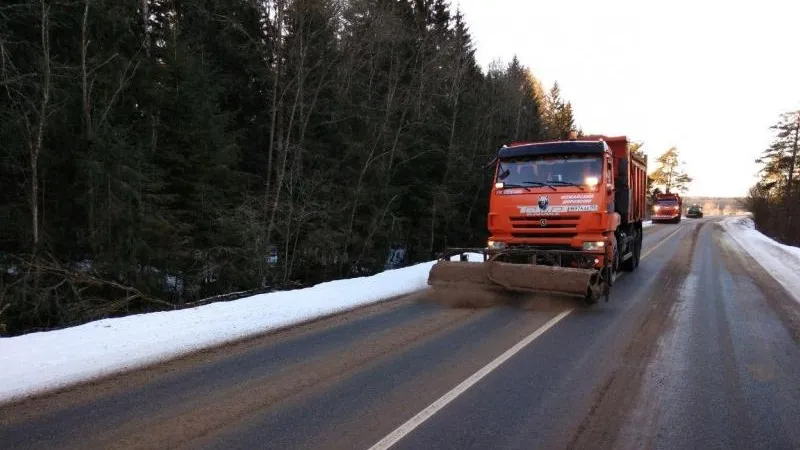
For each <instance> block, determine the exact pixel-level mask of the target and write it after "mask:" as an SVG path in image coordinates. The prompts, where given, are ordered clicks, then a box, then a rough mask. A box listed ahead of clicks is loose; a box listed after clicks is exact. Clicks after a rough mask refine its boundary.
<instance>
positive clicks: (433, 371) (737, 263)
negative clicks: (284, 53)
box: [0, 218, 800, 449]
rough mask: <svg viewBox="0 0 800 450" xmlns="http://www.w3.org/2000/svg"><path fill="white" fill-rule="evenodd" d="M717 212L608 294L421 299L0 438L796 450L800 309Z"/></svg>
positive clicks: (256, 346) (17, 408)
mask: <svg viewBox="0 0 800 450" xmlns="http://www.w3.org/2000/svg"><path fill="white" fill-rule="evenodd" d="M715 220H716V219H714V218H706V219H700V220H689V219H685V220H684V221H683V222H682V223H681V224H679V225H657V226H654V227H652V228H649V229H647V231H646V235H645V242H644V252H643V254H644V255H645V257H644V259H643V260H642V263H641V265H640V267H639V269H638V270H637V271H636V272H634V273H633V274H625V275H624V276H622V277H621V278H619V280H618V281H617V284H616V285H615V287H614V290H613V292H612V299H611V302H609V303H602V302H601V303H599V304H598V305H596V306H593V307H591V308H585V307H582V306H580V305H579V304H577V303H575V302H573V301H548V302H544V301H533V300H531V301H519V302H516V303H514V304H507V305H502V306H495V307H492V308H463V309H456V308H448V307H445V306H443V305H441V304H438V303H435V302H431V301H429V299H427V298H425V295H424V294H423V295H416V296H411V297H408V298H403V299H400V300H397V301H393V302H388V303H384V304H380V305H375V306H372V307H369V308H365V309H361V310H358V311H356V312H352V313H349V314H345V315H342V316H338V317H334V318H330V319H326V320H322V321H319V322H316V323H313V324H309V325H305V326H302V327H298V328H295V329H292V330H290V331H286V332H282V333H278V334H273V335H268V336H264V337H260V338H257V339H254V340H251V341H248V342H246V343H242V344H238V345H234V346H229V347H225V348H222V349H217V350H213V351H208V352H204V353H201V354H198V355H193V356H192V357H189V358H185V359H182V360H179V361H174V362H171V363H168V364H165V365H162V366H159V367H155V368H151V369H148V370H144V371H139V372H135V373H132V374H127V375H121V376H118V377H115V378H113V379H110V380H106V381H102V382H98V383H94V384H90V385H85V386H81V387H78V388H75V389H72V390H68V391H65V392H62V393H59V394H56V395H51V396H48V397H43V398H39V399H33V400H28V401H26V402H24V403H20V404H16V405H10V406H6V407H3V408H0V447H2V448H8V449H23V448H59V449H69V448H75V449H78V448H80V449H89V448H103V449H107V448H220V449H222V448H225V449H239V448H241V449H253V448H268V449H273V448H274V449H294V448H320V449H323V448H324V449H340V448H341V449H370V448H376V449H377V448H388V447H391V448H396V449H423V448H424V449H427V448H436V449H449V448H453V449H469V448H476V449H487V448H492V449H494V448H497V449H505V448H511V449H532V448H546V449H556V448H609V447H613V448H635V449H640V448H663V449H683V448H748V449H750V448H765V449H767V448H768V449H784V448H786V449H788V448H795V449H796V448H800V381H798V380H800V345H798V343H800V327H798V323H800V320H798V318H800V311H799V310H800V307H798V304H797V303H796V302H794V301H793V300H791V297H789V296H788V295H787V293H786V292H784V291H783V290H782V289H781V288H780V287H779V286H778V284H777V283H776V282H774V281H773V280H772V279H771V278H770V276H769V274H767V273H765V272H764V271H763V270H762V269H761V268H760V266H758V265H757V264H756V262H755V261H753V260H752V259H749V258H748V257H746V256H743V254H742V253H741V251H740V249H739V248H738V247H737V246H736V244H735V243H733V242H732V241H731V240H729V239H728V238H726V235H725V232H724V231H723V229H722V228H721V227H720V226H719V225H718V224H716V222H715Z"/></svg>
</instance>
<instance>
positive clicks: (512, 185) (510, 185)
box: [503, 183, 531, 192]
mask: <svg viewBox="0 0 800 450" xmlns="http://www.w3.org/2000/svg"><path fill="white" fill-rule="evenodd" d="M506 188H511V189H515V188H518V189H525V190H526V191H528V192H530V191H531V188H529V187H528V186H523V185H521V184H505V183H503V189H506Z"/></svg>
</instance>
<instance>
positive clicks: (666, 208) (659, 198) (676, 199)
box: [650, 193, 683, 223]
mask: <svg viewBox="0 0 800 450" xmlns="http://www.w3.org/2000/svg"><path fill="white" fill-rule="evenodd" d="M682 210H683V205H682V200H681V197H680V195H678V194H670V193H666V194H658V195H656V201H655V204H654V205H653V214H652V216H651V217H650V219H651V220H652V221H653V223H661V222H672V223H680V221H681V211H682Z"/></svg>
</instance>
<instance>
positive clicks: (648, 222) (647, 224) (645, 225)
mask: <svg viewBox="0 0 800 450" xmlns="http://www.w3.org/2000/svg"><path fill="white" fill-rule="evenodd" d="M652 226H653V221H652V220H645V221H644V222H642V228H649V227H652Z"/></svg>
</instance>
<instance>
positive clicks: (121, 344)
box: [0, 253, 483, 402]
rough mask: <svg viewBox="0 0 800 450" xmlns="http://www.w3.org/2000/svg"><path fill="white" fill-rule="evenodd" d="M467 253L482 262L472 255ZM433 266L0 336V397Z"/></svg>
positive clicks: (308, 311)
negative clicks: (62, 327) (60, 327)
mask: <svg viewBox="0 0 800 450" xmlns="http://www.w3.org/2000/svg"><path fill="white" fill-rule="evenodd" d="M457 258H458V257H457V256H456V257H454V258H453V259H457ZM469 258H470V260H475V261H483V256H482V255H480V254H476V253H470V254H469ZM434 263H435V262H434V261H431V262H426V263H421V264H417V265H414V266H410V267H406V268H402V269H396V270H391V271H387V272H382V273H379V274H377V275H374V276H370V277H363V278H353V279H348V280H338V281H331V282H328V283H321V284H318V285H316V286H313V287H310V288H306V289H298V290H294V291H284V292H274V293H269V294H261V295H255V296H252V297H247V298H243V299H239V300H234V301H230V302H220V303H212V304H208V305H204V306H199V307H196V308H191V309H185V310H179V311H168V312H156V313H149V314H139V315H133V316H127V317H121V318H115V319H105V320H98V321H95V322H90V323H87V324H84V325H80V326H76V327H72V328H66V329H63V330H54V331H47V332H41V333H31V334H27V335H23V336H16V337H11V338H0V368H2V369H0V402H5V401H9V400H13V399H16V398H20V397H24V396H28V395H31V394H34V393H38V392H42V391H47V390H51V389H57V388H61V387H65V386H68V385H71V384H75V383H78V382H81V381H86V380H90V379H93V378H97V377H102V376H105V375H109V374H112V373H116V372H120V371H124V370H129V369H133V368H137V367H141V366H144V365H147V364H150V363H153V362H158V361H163V360H166V359H169V358H174V357H176V356H180V355H183V354H186V353H190V352H192V351H195V350H198V349H202V348H208V347H213V346H216V345H220V344H224V343H227V342H231V341H235V340H238V339H241V338H245V337H248V336H253V335H257V334H261V333H264V332H266V331H269V330H274V329H276V328H280V327H285V326H288V325H292V324H296V323H300V322H303V321H306V320H309V319H313V318H315V317H320V316H325V315H328V314H332V313H336V312H340V311H345V310H347V309H351V308H354V307H358V306H364V305H367V304H370V303H376V302H378V301H381V300H384V299H387V298H391V297H394V296H398V295H404V294H410V293H412V292H415V291H417V290H420V289H423V288H425V287H426V286H427V281H428V272H429V270H430V268H431V266H433V264H434Z"/></svg>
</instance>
